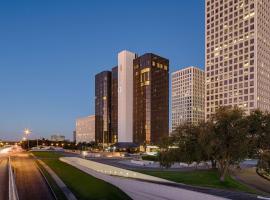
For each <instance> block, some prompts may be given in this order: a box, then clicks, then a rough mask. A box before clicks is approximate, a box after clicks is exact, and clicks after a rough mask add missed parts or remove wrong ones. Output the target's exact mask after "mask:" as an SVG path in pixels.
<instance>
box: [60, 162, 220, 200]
mask: <svg viewBox="0 0 270 200" xmlns="http://www.w3.org/2000/svg"><path fill="white" fill-rule="evenodd" d="M61 160H62V161H63V162H66V163H68V164H70V165H72V166H74V167H76V168H78V169H80V170H82V171H84V172H86V173H88V174H90V175H91V176H94V177H96V178H98V179H101V180H104V181H106V182H108V183H111V184H113V185H115V186H117V187H118V188H120V189H121V190H122V191H124V192H125V193H126V194H128V195H129V196H130V197H131V198H132V199H134V200H181V199H189V200H201V199H204V200H222V199H225V198H222V197H217V196H213V195H209V194H204V193H200V192H195V191H189V190H186V189H182V188H177V187H173V186H169V185H162V184H156V183H151V182H145V181H139V180H136V179H128V178H124V177H119V176H111V175H107V174H103V173H100V172H97V171H94V170H92V169H91V168H90V167H87V166H85V165H82V164H78V162H76V160H74V159H69V158H64V159H63V158H61Z"/></svg>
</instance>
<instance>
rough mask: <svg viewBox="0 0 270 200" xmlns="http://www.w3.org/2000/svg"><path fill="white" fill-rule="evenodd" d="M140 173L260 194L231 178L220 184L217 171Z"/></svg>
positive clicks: (191, 183)
mask: <svg viewBox="0 0 270 200" xmlns="http://www.w3.org/2000/svg"><path fill="white" fill-rule="evenodd" d="M138 172H141V173H144V174H148V175H152V176H156V177H160V178H164V179H167V180H171V181H174V182H178V183H184V184H187V185H193V186H202V187H210V188H219V189H229V190H236V191H243V192H248V193H258V192H257V191H255V190H253V189H251V188H249V187H247V186H245V185H243V184H241V183H239V182H238V181H237V180H234V179H233V178H231V177H230V176H227V177H226V180H225V182H224V183H222V182H220V181H219V177H218V172H217V171H216V170H197V171H188V172H176V171H141V170H139V171H138Z"/></svg>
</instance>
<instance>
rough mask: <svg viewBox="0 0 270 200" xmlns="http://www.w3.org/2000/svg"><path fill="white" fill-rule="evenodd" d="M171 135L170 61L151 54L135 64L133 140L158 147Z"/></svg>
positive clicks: (138, 59) (140, 58) (143, 56)
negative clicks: (163, 139) (160, 142)
mask: <svg viewBox="0 0 270 200" xmlns="http://www.w3.org/2000/svg"><path fill="white" fill-rule="evenodd" d="M168 134H169V60H168V59H165V58H162V57H160V56H157V55H154V54H151V53H147V54H144V55H142V56H140V57H138V58H136V59H134V61H133V141H134V142H135V143H138V144H156V143H158V142H159V141H160V140H161V139H162V138H163V137H165V136H168Z"/></svg>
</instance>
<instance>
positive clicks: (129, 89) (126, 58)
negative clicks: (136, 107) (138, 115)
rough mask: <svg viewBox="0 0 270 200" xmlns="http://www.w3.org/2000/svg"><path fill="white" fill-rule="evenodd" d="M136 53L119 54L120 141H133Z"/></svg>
mask: <svg viewBox="0 0 270 200" xmlns="http://www.w3.org/2000/svg"><path fill="white" fill-rule="evenodd" d="M135 58H136V54H135V53H132V52H129V51H126V50H125V51H121V52H120V53H119V54H118V142H133V130H132V124H133V60H134V59H135Z"/></svg>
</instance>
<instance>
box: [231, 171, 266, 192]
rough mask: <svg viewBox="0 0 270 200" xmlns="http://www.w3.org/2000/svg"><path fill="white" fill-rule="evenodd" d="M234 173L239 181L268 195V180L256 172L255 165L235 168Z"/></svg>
mask: <svg viewBox="0 0 270 200" xmlns="http://www.w3.org/2000/svg"><path fill="white" fill-rule="evenodd" d="M235 174H236V175H235V176H236V178H237V179H238V180H240V181H241V182H243V183H245V184H246V185H249V186H251V187H253V188H255V189H257V190H259V191H262V192H264V193H266V194H268V195H270V181H268V180H266V179H264V178H262V177H260V176H259V175H258V174H257V172H256V167H252V168H244V169H241V170H237V171H236V172H235Z"/></svg>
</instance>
